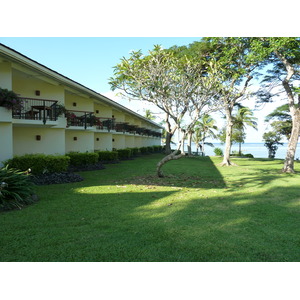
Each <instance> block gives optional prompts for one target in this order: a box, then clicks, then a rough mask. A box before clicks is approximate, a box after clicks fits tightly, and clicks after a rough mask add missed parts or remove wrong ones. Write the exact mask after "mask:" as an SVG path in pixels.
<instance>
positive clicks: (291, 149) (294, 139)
mask: <svg viewBox="0 0 300 300" xmlns="http://www.w3.org/2000/svg"><path fill="white" fill-rule="evenodd" d="M292 125H293V126H292V133H291V137H290V140H289V143H288V149H287V153H286V158H285V161H284V166H283V168H282V172H284V173H295V170H294V159H295V153H296V149H297V144H298V139H299V134H300V109H299V108H298V109H294V111H293V114H292Z"/></svg>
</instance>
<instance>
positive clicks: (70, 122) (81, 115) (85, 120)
mask: <svg viewBox="0 0 300 300" xmlns="http://www.w3.org/2000/svg"><path fill="white" fill-rule="evenodd" d="M65 115H66V118H67V127H70V126H76V127H84V129H87V127H93V126H95V125H96V119H97V118H96V117H95V116H94V113H93V112H88V111H80V110H67V111H66V114H65Z"/></svg>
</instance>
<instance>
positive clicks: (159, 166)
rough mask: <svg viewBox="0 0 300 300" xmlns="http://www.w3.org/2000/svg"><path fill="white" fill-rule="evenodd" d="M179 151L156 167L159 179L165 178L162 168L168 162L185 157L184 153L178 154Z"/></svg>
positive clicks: (168, 156) (165, 158)
mask: <svg viewBox="0 0 300 300" xmlns="http://www.w3.org/2000/svg"><path fill="white" fill-rule="evenodd" d="M177 151H178V150H176V151H174V152H172V153H171V154H169V155H167V156H165V157H164V158H163V159H162V160H161V161H160V162H159V163H158V164H157V165H156V173H157V176H158V177H161V178H162V177H165V176H164V173H163V171H162V169H161V168H162V167H163V165H164V164H166V163H167V162H168V161H170V160H174V159H180V158H182V157H184V156H185V154H184V153H180V154H176V153H177Z"/></svg>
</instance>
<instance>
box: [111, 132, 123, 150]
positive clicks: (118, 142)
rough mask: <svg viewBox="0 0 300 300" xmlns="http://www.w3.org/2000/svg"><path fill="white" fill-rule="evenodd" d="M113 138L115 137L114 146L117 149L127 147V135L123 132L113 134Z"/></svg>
mask: <svg viewBox="0 0 300 300" xmlns="http://www.w3.org/2000/svg"><path fill="white" fill-rule="evenodd" d="M112 138H113V139H114V141H113V143H112V146H113V148H116V149H124V148H126V146H125V145H126V144H125V135H121V134H113V135H112Z"/></svg>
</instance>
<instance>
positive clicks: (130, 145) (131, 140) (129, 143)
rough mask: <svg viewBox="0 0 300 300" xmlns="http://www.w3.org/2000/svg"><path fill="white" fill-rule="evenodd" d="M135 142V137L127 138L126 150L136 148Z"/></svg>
mask: <svg viewBox="0 0 300 300" xmlns="http://www.w3.org/2000/svg"><path fill="white" fill-rule="evenodd" d="M134 147H135V140H134V136H125V148H134Z"/></svg>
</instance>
